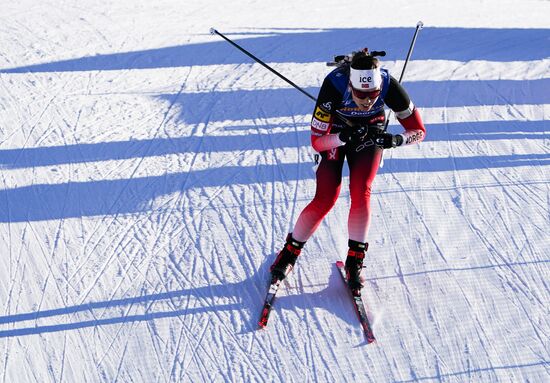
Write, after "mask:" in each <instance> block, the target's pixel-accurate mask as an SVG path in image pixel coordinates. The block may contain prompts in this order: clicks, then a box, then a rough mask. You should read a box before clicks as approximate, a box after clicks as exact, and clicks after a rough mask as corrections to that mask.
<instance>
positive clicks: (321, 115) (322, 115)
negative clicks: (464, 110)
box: [313, 107, 330, 122]
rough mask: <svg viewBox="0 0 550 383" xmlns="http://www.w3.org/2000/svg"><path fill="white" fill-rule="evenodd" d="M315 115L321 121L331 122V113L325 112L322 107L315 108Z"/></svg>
mask: <svg viewBox="0 0 550 383" xmlns="http://www.w3.org/2000/svg"><path fill="white" fill-rule="evenodd" d="M313 115H314V116H315V118H316V119H317V120H319V121H323V122H330V113H327V112H325V111H324V110H322V109H321V108H320V107H317V108H315V113H314V114H313Z"/></svg>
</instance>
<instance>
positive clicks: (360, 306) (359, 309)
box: [336, 261, 376, 343]
mask: <svg viewBox="0 0 550 383" xmlns="http://www.w3.org/2000/svg"><path fill="white" fill-rule="evenodd" d="M336 267H337V268H338V270H339V271H340V275H341V276H342V280H343V281H344V283H345V284H346V288H347V290H348V291H349V293H350V295H351V297H352V299H353V305H354V307H355V312H356V313H357V316H358V317H359V322H360V323H361V327H363V333H364V334H365V338H366V339H367V343H372V342H374V341H375V340H376V339H375V338H374V333H373V332H372V328H371V325H370V322H369V318H368V317H367V309H366V307H365V304H364V303H363V300H362V299H361V297H360V296H355V295H353V293H352V292H351V290H350V289H349V288H348V280H347V277H346V270H345V265H344V262H342V261H336Z"/></svg>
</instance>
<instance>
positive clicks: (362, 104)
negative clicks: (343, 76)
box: [349, 83, 380, 111]
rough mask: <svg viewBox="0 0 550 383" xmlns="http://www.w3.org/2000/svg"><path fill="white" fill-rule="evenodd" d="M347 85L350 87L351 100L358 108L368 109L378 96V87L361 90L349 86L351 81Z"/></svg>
mask: <svg viewBox="0 0 550 383" xmlns="http://www.w3.org/2000/svg"><path fill="white" fill-rule="evenodd" d="M349 86H350V88H351V96H352V98H353V102H355V105H357V107H358V108H359V109H360V110H365V111H367V110H370V109H371V108H372V106H373V105H374V104H375V103H376V101H377V100H378V97H380V88H378V89H371V90H369V91H363V90H358V89H355V88H354V87H352V86H351V83H350V85H349Z"/></svg>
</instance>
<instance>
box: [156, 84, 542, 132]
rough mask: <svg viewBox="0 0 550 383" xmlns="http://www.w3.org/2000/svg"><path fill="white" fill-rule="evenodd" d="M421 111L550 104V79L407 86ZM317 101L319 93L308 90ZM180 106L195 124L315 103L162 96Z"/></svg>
mask: <svg viewBox="0 0 550 383" xmlns="http://www.w3.org/2000/svg"><path fill="white" fill-rule="evenodd" d="M404 86H405V88H406V89H407V90H408V91H409V93H410V95H411V98H412V100H413V102H414V103H415V104H416V105H417V106H419V107H422V108H431V107H457V106H478V105H524V104H548V103H550V92H548V91H547V89H550V79H540V80H524V81H515V80H487V81H418V82H410V83H405V84H404ZM306 90H307V91H308V92H309V93H311V94H314V95H317V93H318V92H319V89H318V88H306ZM158 97H159V99H160V100H162V101H163V102H164V101H168V102H174V100H175V104H176V105H179V106H180V110H181V115H180V118H181V119H182V120H183V121H185V122H187V123H192V124H197V123H200V122H203V121H204V116H205V115H208V116H209V121H224V120H227V118H228V117H230V118H231V119H232V120H239V119H257V118H258V117H260V118H266V117H267V118H270V117H284V116H292V115H296V114H310V113H312V112H313V106H314V103H313V102H312V101H311V100H310V99H308V98H307V97H305V96H304V95H303V94H301V93H300V92H298V91H297V90H295V89H293V88H290V89H289V88H285V89H260V90H236V91H227V92H208V93H183V94H180V95H179V96H177V97H176V95H174V94H165V95H160V96H158Z"/></svg>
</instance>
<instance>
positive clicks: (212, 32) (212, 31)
mask: <svg viewBox="0 0 550 383" xmlns="http://www.w3.org/2000/svg"><path fill="white" fill-rule="evenodd" d="M217 32H218V31H217V30H215V29H214V28H210V34H211V35H215V34H216V33H217Z"/></svg>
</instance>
